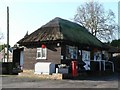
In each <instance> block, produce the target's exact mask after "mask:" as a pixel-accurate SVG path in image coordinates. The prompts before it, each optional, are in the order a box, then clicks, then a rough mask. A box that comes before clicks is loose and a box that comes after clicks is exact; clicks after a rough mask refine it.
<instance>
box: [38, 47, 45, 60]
mask: <svg viewBox="0 0 120 90" xmlns="http://www.w3.org/2000/svg"><path fill="white" fill-rule="evenodd" d="M43 51H45V57H42V56H43V55H42V54H43ZM38 53H40V57H38ZM36 59H47V48H41V47H40V48H37V55H36Z"/></svg>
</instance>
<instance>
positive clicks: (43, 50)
mask: <svg viewBox="0 0 120 90" xmlns="http://www.w3.org/2000/svg"><path fill="white" fill-rule="evenodd" d="M45 51H46V49H42V57H45Z"/></svg>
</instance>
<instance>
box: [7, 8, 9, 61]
mask: <svg viewBox="0 0 120 90" xmlns="http://www.w3.org/2000/svg"><path fill="white" fill-rule="evenodd" d="M8 60H9V7H8V6H7V62H8Z"/></svg>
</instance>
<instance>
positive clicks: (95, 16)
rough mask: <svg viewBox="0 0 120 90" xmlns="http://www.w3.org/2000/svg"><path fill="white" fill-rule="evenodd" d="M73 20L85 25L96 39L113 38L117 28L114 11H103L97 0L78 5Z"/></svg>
mask: <svg viewBox="0 0 120 90" xmlns="http://www.w3.org/2000/svg"><path fill="white" fill-rule="evenodd" d="M74 21H75V22H77V23H78V24H80V25H82V26H84V27H86V28H87V29H88V30H89V32H90V33H91V34H93V35H95V36H96V37H97V38H98V39H100V40H105V41H109V40H110V39H113V38H114V35H115V34H114V33H115V32H116V31H117V29H118V28H117V25H116V23H115V14H114V12H113V11H112V10H108V11H105V10H104V7H103V6H102V4H100V3H98V2H86V3H84V4H83V5H81V6H79V7H78V8H77V13H76V15H75V16H74Z"/></svg>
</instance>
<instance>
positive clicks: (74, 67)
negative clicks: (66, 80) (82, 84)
mask: <svg viewBox="0 0 120 90" xmlns="http://www.w3.org/2000/svg"><path fill="white" fill-rule="evenodd" d="M77 75H78V72H77V61H72V76H73V77H75V76H77Z"/></svg>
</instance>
